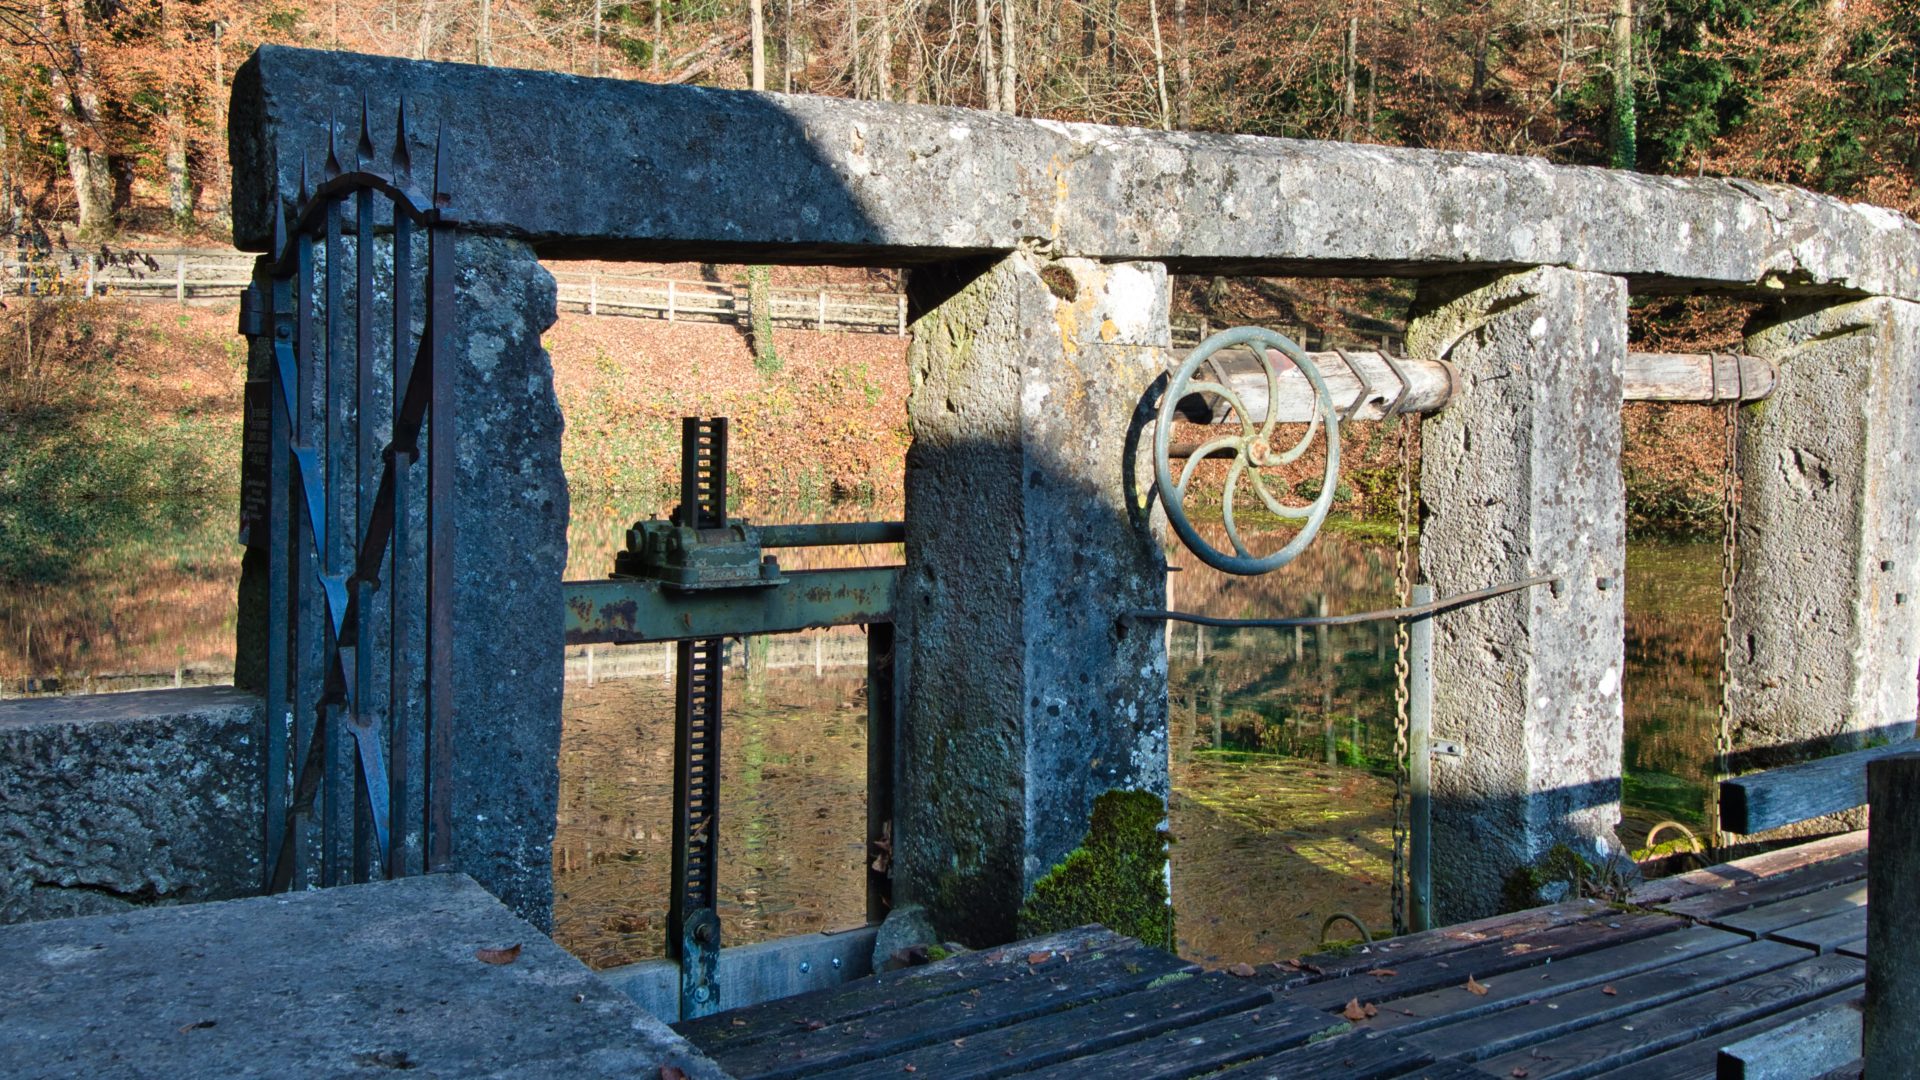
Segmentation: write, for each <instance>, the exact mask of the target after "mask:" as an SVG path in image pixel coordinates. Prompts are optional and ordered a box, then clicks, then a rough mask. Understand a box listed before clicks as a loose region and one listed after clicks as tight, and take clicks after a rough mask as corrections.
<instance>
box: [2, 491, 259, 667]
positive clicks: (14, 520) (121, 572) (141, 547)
mask: <svg viewBox="0 0 1920 1080" xmlns="http://www.w3.org/2000/svg"><path fill="white" fill-rule="evenodd" d="M234 514H235V507H234V501H233V499H232V498H231V497H228V498H214V499H206V500H138V499H127V500H109V499H98V500H95V499H89V500H77V501H70V502H53V501H31V500H29V501H20V502H7V503H0V583H4V584H0V680H4V681H5V683H6V684H7V688H8V689H10V690H15V691H17V690H19V689H20V686H19V681H20V680H23V679H29V678H32V679H44V678H62V679H63V680H64V682H65V683H67V684H77V685H67V687H66V688H68V689H77V688H81V687H84V686H86V685H87V682H86V680H87V679H88V678H90V677H91V678H98V677H100V676H112V675H118V674H125V673H145V674H161V673H165V674H171V673H172V672H173V671H174V670H175V669H176V668H184V669H187V670H189V671H193V672H196V673H198V674H199V675H200V676H201V677H202V681H204V678H205V677H207V676H209V675H218V674H224V673H228V672H231V671H232V670H233V630H234V611H235V605H236V600H235V594H234V583H235V582H236V581H237V580H238V578H239V572H240V547H239V545H237V544H236V543H234Z"/></svg>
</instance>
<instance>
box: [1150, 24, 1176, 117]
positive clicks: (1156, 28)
mask: <svg viewBox="0 0 1920 1080" xmlns="http://www.w3.org/2000/svg"><path fill="white" fill-rule="evenodd" d="M1147 21H1148V22H1150V23H1152V24H1153V78H1154V86H1155V87H1156V88H1157V89H1158V90H1159V92H1160V128H1161V130H1163V131H1171V130H1173V112H1172V110H1170V109H1169V108H1168V107H1167V50H1166V48H1165V47H1164V46H1162V45H1161V43H1160V5H1159V3H1158V2H1157V0H1147Z"/></svg>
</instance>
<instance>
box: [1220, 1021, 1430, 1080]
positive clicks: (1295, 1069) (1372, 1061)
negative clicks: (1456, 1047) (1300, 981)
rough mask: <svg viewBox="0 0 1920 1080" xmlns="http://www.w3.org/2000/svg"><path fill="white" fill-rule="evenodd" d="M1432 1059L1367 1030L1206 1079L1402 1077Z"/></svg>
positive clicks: (1355, 1079)
mask: <svg viewBox="0 0 1920 1080" xmlns="http://www.w3.org/2000/svg"><path fill="white" fill-rule="evenodd" d="M1432 1060H1433V1057H1432V1056H1431V1055H1429V1054H1427V1053H1425V1052H1424V1051H1422V1050H1421V1049H1420V1047H1418V1046H1416V1045H1414V1044H1413V1043H1412V1042H1409V1041H1408V1040H1406V1039H1402V1038H1399V1037H1398V1036H1397V1035H1395V1034H1394V1033H1391V1032H1384V1033H1375V1032H1370V1031H1368V1032H1357V1033H1355V1034H1353V1035H1347V1036H1342V1037H1341V1038H1338V1039H1327V1040H1324V1041H1322V1042H1316V1043H1312V1044H1310V1045H1307V1046H1300V1047H1295V1048H1294V1049H1292V1050H1287V1051H1284V1052H1282V1053H1279V1054H1275V1055H1273V1056H1271V1057H1265V1058H1261V1059H1260V1060H1258V1061H1250V1062H1247V1063H1246V1064H1244V1065H1241V1066H1238V1067H1236V1068H1232V1069H1228V1070H1227V1071H1225V1072H1222V1073H1215V1074H1213V1075H1212V1076H1210V1077H1209V1080H1300V1078H1302V1077H1308V1076H1325V1077H1339V1078H1340V1080H1385V1078H1386V1077H1394V1076H1404V1075H1406V1073H1407V1072H1409V1071H1410V1070H1414V1069H1418V1068H1420V1067H1421V1066H1423V1065H1426V1064H1427V1063H1428V1062H1431V1061H1432Z"/></svg>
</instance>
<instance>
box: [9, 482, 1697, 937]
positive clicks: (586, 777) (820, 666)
mask: <svg viewBox="0 0 1920 1080" xmlns="http://www.w3.org/2000/svg"><path fill="white" fill-rule="evenodd" d="M661 509H662V506H661V505H660V504H658V503H651V504H648V503H646V502H639V501H635V500H631V499H624V498H622V499H604V498H597V497H594V496H582V497H580V498H579V499H577V501H576V507H575V510H576V514H575V520H574V523H573V527H572V530H571V534H570V538H569V539H570V547H569V566H568V570H567V574H568V576H569V577H571V578H587V577H598V576H600V575H602V574H604V573H605V572H606V570H607V569H608V568H609V567H610V566H611V565H612V560H613V553H614V550H615V548H616V547H617V546H618V545H619V544H620V543H622V542H623V535H624V529H625V526H626V525H627V524H629V523H630V522H631V521H632V520H633V519H635V518H637V517H642V516H645V515H646V514H647V513H649V512H653V513H657V512H659V511H660V510H661ZM745 512H746V513H747V514H748V515H749V516H750V517H752V518H753V519H754V520H759V521H771V520H850V519H857V518H867V517H875V516H884V511H881V512H876V511H874V510H872V509H869V508H864V507H859V506H834V507H812V508H791V509H786V510H770V509H767V508H757V507H749V508H746V510H745ZM100 513H101V511H99V509H98V508H91V507H77V508H65V509H62V508H57V507H55V508H45V507H42V508H36V509H35V510H34V511H33V514H32V515H31V516H27V515H26V514H25V512H24V511H23V510H22V509H21V508H18V507H14V508H0V526H4V527H0V570H4V576H3V577H0V692H8V693H18V692H20V691H21V689H22V688H23V687H29V688H31V687H32V686H34V685H35V684H36V681H37V680H48V681H49V682H50V683H51V684H52V686H53V687H54V688H59V689H68V690H79V689H83V688H87V687H89V686H90V687H92V688H95V689H100V688H118V687H123V686H133V685H165V684H169V683H171V682H173V681H174V680H175V679H176V678H180V679H182V680H184V681H186V682H194V681H206V680H217V679H224V678H229V677H230V673H231V671H232V648H233V644H232V643H233V619H234V593H233V583H234V581H235V580H236V578H237V576H238V567H239V549H238V547H237V546H236V545H235V544H234V543H233V531H232V529H233V524H232V504H231V500H226V499H218V500H211V501H192V502H177V503H156V504H136V506H135V508H134V509H133V510H131V511H127V510H117V511H114V512H113V513H112V514H111V515H109V517H108V518H102V517H101V516H100ZM1256 544H1257V541H1256ZM781 557H782V560H783V562H784V563H785V564H786V565H788V566H790V567H794V568H805V567H821V566H834V565H858V564H867V563H890V562H897V561H898V560H899V559H900V557H901V555H900V552H899V549H898V548H897V547H893V548H888V549H842V550H830V551H798V550H797V551H788V552H783V553H782V554H781ZM1717 558H1718V553H1717V549H1715V548H1713V547H1711V546H1704V545H1671V544H1636V545H1634V546H1633V547H1632V548H1631V549H1630V551H1629V556H1628V564H1627V565H1628V591H1627V607H1628V620H1627V670H1628V677H1627V680H1626V707H1627V729H1626V747H1625V750H1626V754H1625V758H1626V764H1627V773H1628V775H1627V797H1628V802H1629V807H1628V816H1629V818H1630V822H1629V824H1628V825H1626V826H1625V827H1623V829H1622V835H1623V838H1625V839H1627V840H1629V841H1630V842H1634V843H1637V842H1639V841H1640V840H1641V839H1642V838H1643V837H1644V835H1645V826H1646V825H1647V824H1649V823H1651V822H1652V821H1655V820H1659V819H1661V818H1666V817H1676V816H1677V817H1682V818H1688V819H1694V820H1697V818H1698V816H1699V808H1700V806H1701V800H1702V798H1703V796H1704V791H1705V782H1706V779H1707V769H1708V768H1709V762H1710V759H1711V758H1710V756H1711V751H1712V742H1713V740H1712V730H1713V724H1714V711H1713V707H1714V702H1715V701H1716V691H1715V684H1714V672H1715V670H1716V669H1717V665H1718V660H1719V640H1718V624H1717V622H1716V619H1715V615H1716V612H1717V608H1718V584H1719V583H1718V568H1717V567H1718V564H1717ZM1170 559H1171V561H1172V562H1173V563H1174V565H1177V566H1180V567H1182V569H1181V570H1180V571H1179V572H1177V573H1175V574H1174V575H1173V576H1172V578H1171V579H1170V583H1169V593H1170V598H1171V600H1172V603H1173V604H1174V606H1176V607H1179V608H1182V609H1186V610H1194V611H1202V612H1207V613H1209V614H1216V615H1224V616H1229V617H1248V618H1255V617H1275V616H1283V615H1298V614H1307V613H1311V612H1313V611H1314V610H1316V609H1317V607H1318V604H1319V602H1320V598H1322V597H1324V598H1325V603H1326V605H1327V607H1328V608H1329V609H1330V610H1332V611H1334V612H1342V611H1356V610H1362V609H1365V608H1372V607H1381V606H1387V605H1388V604H1390V603H1391V600H1392V580H1393V551H1392V548H1391V546H1390V545H1388V544H1382V543H1379V542H1373V541H1363V540H1358V539H1355V538H1353V537H1350V536H1346V535H1342V534H1339V533H1331V532H1330V533H1327V534H1324V535H1323V536H1322V537H1321V539H1320V540H1319V541H1318V542H1316V543H1315V545H1314V546H1313V547H1311V548H1309V549H1308V550H1307V552H1306V553H1305V554H1303V555H1302V557H1301V558H1300V560H1299V561H1297V562H1296V563H1295V564H1293V565H1292V566H1291V567H1289V568H1287V569H1286V570H1284V571H1281V572H1279V573H1276V574H1271V575H1267V576H1264V577H1259V578H1233V577H1229V576H1227V575H1222V574H1219V573H1217V572H1214V571H1212V570H1209V569H1207V568H1206V567H1205V566H1204V565H1202V564H1200V563H1199V562H1198V560H1196V559H1193V558H1192V557H1190V556H1188V555H1186V554H1185V552H1184V551H1180V550H1174V551H1172V552H1170ZM1168 644H1169V652H1170V659H1171V664H1170V691H1171V706H1172V709H1171V714H1172V718H1173V725H1174V738H1173V739H1172V740H1171V742H1172V746H1173V755H1174V762H1173V775H1174V789H1175V793H1174V800H1173V806H1172V809H1171V817H1172V820H1171V828H1172V831H1173V834H1174V836H1175V839H1176V843H1175V845H1174V848H1173V851H1174V856H1173V858H1174V902H1175V905H1176V909H1177V911H1178V914H1179V929H1180V941H1181V949H1182V951H1183V952H1184V953H1185V954H1187V955H1189V956H1192V957H1195V958H1197V959H1202V960H1226V961H1231V960H1260V959H1265V958H1270V957H1271V958H1277V957H1281V956H1287V955H1293V954H1295V953H1298V952H1300V951H1302V950H1304V949H1307V948H1309V947H1311V945H1312V943H1313V939H1314V937H1315V935H1316V934H1317V932H1318V928H1319V925H1320V921H1321V920H1322V919H1324V918H1325V917H1326V916H1327V915H1329V914H1331V913H1332V912H1334V911H1341V910H1344V911H1349V912H1352V913H1353V914H1355V915H1357V916H1359V917H1360V918H1362V919H1364V920H1365V921H1366V922H1367V923H1368V925H1370V926H1384V925H1386V924H1387V921H1388V920H1387V907H1386V905H1387V895H1386V894H1387V882H1388V872H1389V867H1390V858H1391V848H1390V843H1391V839H1390V831H1389V819H1388V806H1389V801H1390V798H1391V784H1390V781H1389V779H1388V777H1389V776H1390V773H1389V771H1388V761H1389V759H1390V754H1391V746H1392V716H1393V679H1392V657H1393V644H1392V640H1391V634H1390V631H1389V630H1388V629H1387V628H1385V627H1373V626H1362V627H1336V628H1331V629H1329V630H1328V631H1326V632H1325V633H1324V634H1322V633H1316V632H1314V631H1307V632H1304V633H1300V634H1295V633H1292V632H1290V631H1289V632H1276V631H1270V630H1240V631H1223V630H1205V631H1202V630H1199V629H1197V628H1194V627H1191V626H1185V625H1178V626H1175V627H1173V628H1172V629H1171V630H1170V631H1169V642H1168ZM569 652H570V655H569V656H568V659H567V693H566V699H565V712H564V734H563V741H562V759H561V788H562V790H561V815H560V820H559V822H558V836H557V838H556V843H555V871H556V886H557V892H558V897H559V899H558V903H557V905H556V912H555V915H556V922H557V933H558V936H559V937H560V939H561V940H562V942H563V943H564V944H566V945H567V946H568V947H569V948H571V949H573V950H574V951H576V952H577V953H579V954H580V955H581V956H583V957H585V958H586V959H587V960H588V961H589V962H591V963H593V964H595V965H596V966H605V965H609V964H615V963H624V962H628V961H632V960H636V959H641V958H644V957H647V956H655V955H659V954H660V953H661V951H662V948H663V940H662V939H663V933H664V931H663V923H664V917H665V906H666V903H665V899H666V889H665V882H666V877H667V872H668V871H667V867H668V860H669V853H668V841H667V828H668V823H669V821H670V816H669V813H668V804H669V800H670V797H671V786H672V770H671V766H670V761H669V756H668V755H669V747H670V746H671V744H672V740H671V717H672V710H671V683H670V673H671V658H670V656H669V655H668V654H667V653H666V651H665V650H663V649H659V648H651V649H649V648H647V647H629V648H621V649H596V650H592V651H589V650H586V649H573V650H569ZM734 652H735V655H734V660H735V664H736V667H735V668H734V669H733V670H732V671H730V673H729V690H728V706H729V707H728V713H727V719H726V731H727V734H726V738H725V740H724V744H725V755H724V760H723V766H722V769H723V771H722V778H723V779H722V792H723V803H722V811H721V815H722V816H721V822H722V825H721V840H722V843H721V851H722V865H721V876H720V880H721V886H722V893H721V896H722V915H723V918H724V919H725V925H726V933H727V940H728V941H729V942H730V943H732V944H742V943H746V942H749V941H754V940H760V939H763V938H768V937H776V936H782V935H786V934H792V933H799V932H803V931H807V930H816V929H831V928H835V927H840V926H847V925H854V924H857V923H859V922H860V921H861V919H862V915H863V907H864V901H863V889H864V877H863V874H862V872H861V856H862V851H861V847H862V841H863V837H864V832H865V810H864V800H865V767H866V758H865V753H866V751H865V732H864V718H865V711H864V710H865V705H864V697H863V693H864V687H863V680H864V676H865V645H864V639H863V638H862V636H861V635H860V633H859V631H857V630H853V629H848V630H839V631H833V632H827V633H819V634H810V635H790V636H786V637H782V638H778V639H772V640H770V641H755V642H752V643H750V644H749V645H747V646H743V647H739V648H736V649H735V651H734ZM749 660H751V661H752V663H749Z"/></svg>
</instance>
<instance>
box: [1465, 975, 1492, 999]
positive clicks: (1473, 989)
mask: <svg viewBox="0 0 1920 1080" xmlns="http://www.w3.org/2000/svg"><path fill="white" fill-rule="evenodd" d="M1467 991H1468V992H1469V993H1473V994H1478V995H1479V996H1481V997H1486V996H1487V988H1486V987H1484V986H1482V985H1480V983H1479V982H1478V981H1476V980H1475V979H1474V977H1473V976H1471V975H1469V976H1467Z"/></svg>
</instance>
